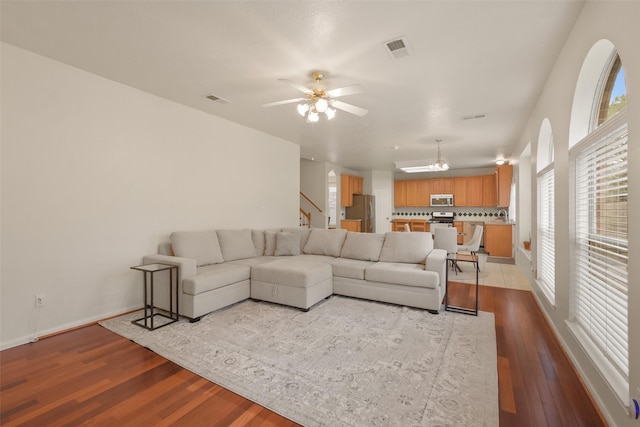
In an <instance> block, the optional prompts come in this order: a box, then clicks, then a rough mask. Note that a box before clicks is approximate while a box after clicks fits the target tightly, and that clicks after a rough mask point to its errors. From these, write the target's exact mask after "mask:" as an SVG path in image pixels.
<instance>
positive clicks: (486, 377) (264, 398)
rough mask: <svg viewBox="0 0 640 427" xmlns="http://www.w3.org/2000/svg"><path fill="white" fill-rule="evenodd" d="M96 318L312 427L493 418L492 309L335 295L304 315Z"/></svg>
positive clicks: (242, 309)
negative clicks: (142, 320) (155, 321)
mask: <svg viewBox="0 0 640 427" xmlns="http://www.w3.org/2000/svg"><path fill="white" fill-rule="evenodd" d="M139 315H140V313H133V314H129V315H126V316H122V317H119V318H115V319H111V320H107V321H104V322H101V325H102V326H104V327H106V328H108V329H110V330H111V331H114V332H116V333H117V334H120V335H122V336H124V337H126V338H129V339H131V340H133V341H135V342H137V343H138V344H140V345H142V346H145V347H148V348H149V349H151V350H153V351H155V352H156V353H158V354H160V355H161V356H163V357H165V358H167V359H169V360H171V361H173V362H175V363H177V364H179V365H181V366H183V367H184V368H186V369H188V370H190V371H193V372H195V373H196V374H198V375H200V376H202V377H205V378H207V379H209V380H211V381H213V382H214V383H216V384H219V385H221V386H223V387H225V388H227V389H229V390H231V391H233V392H235V393H238V394H240V395H242V396H244V397H246V398H247V399H250V400H252V401H254V402H256V403H259V404H260V405H262V406H265V407H267V408H269V409H271V410H272V411H274V412H277V413H279V414H280V415H282V416H284V417H287V418H289V419H291V420H293V421H296V422H298V423H300V424H303V425H306V426H497V425H498V374H497V354H496V337H495V326H494V318H493V314H491V313H485V312H480V314H479V316H478V317H475V316H467V315H463V314H456V313H448V312H443V313H441V314H439V315H432V314H429V313H428V312H427V311H424V310H418V309H411V308H407V307H401V306H396V305H390V304H382V303H376V302H371V301H364V300H359V299H354V298H346V297H340V296H333V297H331V298H330V299H329V300H324V301H322V302H321V303H319V304H318V305H316V306H315V307H313V308H312V309H311V310H310V311H309V312H307V313H304V312H302V311H300V310H297V309H293V308H289V307H284V306H279V305H275V304H270V303H263V302H256V301H251V300H247V301H244V302H241V303H238V304H235V305H233V306H230V307H228V308H226V309H223V310H219V311H217V312H214V313H211V314H209V315H207V316H205V317H203V318H202V320H201V321H200V322H198V323H189V322H188V321H186V320H181V321H180V322H177V323H174V324H173V325H169V326H166V327H164V328H160V329H157V330H155V331H152V332H149V331H147V330H145V329H143V328H140V327H138V326H136V325H132V324H131V322H130V321H131V319H133V318H136V317H137V316H139Z"/></svg>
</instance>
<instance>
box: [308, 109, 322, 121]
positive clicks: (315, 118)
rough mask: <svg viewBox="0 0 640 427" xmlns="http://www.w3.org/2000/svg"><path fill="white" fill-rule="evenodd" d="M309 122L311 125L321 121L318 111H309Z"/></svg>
mask: <svg viewBox="0 0 640 427" xmlns="http://www.w3.org/2000/svg"><path fill="white" fill-rule="evenodd" d="M307 120H308V121H309V122H311V123H315V122H317V121H318V120H320V115H319V114H318V112H317V111H314V110H311V111H309V114H308V115H307Z"/></svg>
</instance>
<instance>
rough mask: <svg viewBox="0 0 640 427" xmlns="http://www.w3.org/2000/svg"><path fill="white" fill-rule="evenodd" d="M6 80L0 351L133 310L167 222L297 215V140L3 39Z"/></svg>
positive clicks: (186, 225)
mask: <svg viewBox="0 0 640 427" xmlns="http://www.w3.org/2000/svg"><path fill="white" fill-rule="evenodd" d="M1 78H2V81H1V82H2V133H1V137H2V220H1V227H2V228H1V230H2V269H1V274H2V284H1V293H0V295H1V307H2V313H1V329H0V345H1V346H2V348H6V347H9V346H13V345H17V344H21V343H23V342H26V341H27V340H28V339H29V338H31V337H32V336H33V335H34V334H36V335H42V334H45V333H49V332H53V331H58V330H63V329H66V328H69V327H72V326H75V325H79V324H83V323H86V322H88V321H92V320H95V319H100V318H102V317H105V316H108V315H112V314H116V313H121V312H123V311H125V310H129V309H131V308H135V307H139V306H141V281H142V276H141V273H139V272H135V271H132V270H130V269H129V267H130V266H133V265H137V264H139V263H140V262H141V260H142V256H143V255H145V254H149V253H154V252H155V250H156V245H157V244H158V242H160V241H164V240H167V239H168V236H169V234H170V233H171V232H172V231H175V230H195V229H214V228H241V227H247V228H267V227H277V226H296V225H297V223H298V206H299V202H298V198H299V195H298V192H299V182H300V181H299V179H300V170H299V168H300V166H299V165H300V164H299V147H298V146H297V145H295V144H292V143H290V142H287V141H284V140H282V139H279V138H275V137H273V136H269V135H266V134H263V133H260V132H257V131H255V130H252V129H249V128H246V127H243V126H239V125H237V124H234V123H232V122H229V121H226V120H222V119H220V118H217V117H213V116H211V115H207V114H205V113H202V112H200V111H196V110H193V109H190V108H187V107H184V106H181V105H178V104H176V103H173V102H170V101H167V100H165V99H162V98H158V97H156V96H153V95H150V94H147V93H144V92H141V91H139V90H136V89H133V88H130V87H127V86H124V85H122V84H119V83H116V82H113V81H110V80H106V79H104V78H102V77H99V76H96V75H93V74H89V73H87V72H84V71H82V70H79V69H76V68H73V67H70V66H67V65H64V64H62V63H59V62H55V61H52V60H50V59H47V58H44V57H42V56H38V55H35V54H32V53H30V52H27V51H24V50H21V49H18V48H15V47H13V46H11V45H7V44H2V75H1ZM36 293H44V294H45V296H46V305H45V306H44V307H42V308H41V309H40V313H39V315H37V312H36V309H35V308H34V296H35V294H36ZM36 319H37V324H36Z"/></svg>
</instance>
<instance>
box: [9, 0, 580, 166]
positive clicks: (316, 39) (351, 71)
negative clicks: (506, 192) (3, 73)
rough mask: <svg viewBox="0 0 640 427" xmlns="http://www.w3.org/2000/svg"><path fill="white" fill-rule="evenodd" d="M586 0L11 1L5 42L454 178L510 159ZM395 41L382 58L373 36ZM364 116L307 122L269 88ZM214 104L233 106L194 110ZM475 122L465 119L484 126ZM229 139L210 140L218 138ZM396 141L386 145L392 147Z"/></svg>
mask: <svg viewBox="0 0 640 427" xmlns="http://www.w3.org/2000/svg"><path fill="white" fill-rule="evenodd" d="M582 6H583V2H582V1H575V0H573V1H562V0H553V1H551V0H549V1H540V0H527V1H506V0H502V1H478V0H475V1H450V0H449V1H374V2H365V1H348V2H346V1H340V2H328V1H291V2H284V1H255V2H245V1H7V0H2V2H1V7H2V9H1V19H2V21H1V23H2V33H1V34H2V40H3V41H4V42H7V43H10V44H13V45H16V46H19V47H22V48H24V49H27V50H30V51H33V52H36V53H39V54H42V55H45V56H48V57H51V58H53V59H56V60H58V61H61V62H64V63H67V64H71V65H74V66H76V67H79V68H82V69H84V70H87V71H90V72H92V73H95V74H99V75H102V76H104V77H107V78H109V79H112V80H115V81H119V82H122V83H124V84H126V85H129V86H133V87H136V88H139V89H141V90H144V91H146V92H150V93H153V94H156V95H158V96H161V97H164V98H167V99H170V100H173V101H175V102H178V103H181V104H184V105H187V106H190V107H193V108H195V109H198V110H201V111H204V112H207V113H210V114H213V115H216V116H220V117H223V118H226V119H229V120H232V121H234V122H237V123H241V124H243V125H246V126H249V127H252V128H255V129H259V130H261V131H264V132H266V133H269V134H272V135H276V136H279V137H282V138H284V139H286V140H289V141H292V142H294V143H296V144H299V145H300V147H301V156H302V157H304V158H311V157H313V158H315V160H318V161H327V162H331V163H335V164H338V165H342V166H344V167H347V168H351V169H355V170H367V169H376V170H393V169H394V164H393V162H394V161H395V160H409V159H425V158H435V155H436V143H435V140H436V139H442V140H443V142H442V143H441V149H442V153H443V156H444V157H445V158H446V159H447V160H448V161H449V163H450V164H451V167H452V168H453V169H461V168H477V167H488V166H491V165H493V163H494V160H495V159H496V158H497V157H501V156H505V157H507V158H508V157H509V156H511V154H512V149H513V146H514V144H515V143H516V141H517V138H518V137H519V135H520V134H521V132H522V130H523V127H524V125H525V123H526V120H527V117H528V114H529V113H530V110H531V108H532V107H533V105H534V103H535V101H536V99H537V97H538V94H539V92H540V91H541V89H542V86H543V84H544V81H545V79H546V77H547V75H548V73H549V72H550V70H551V67H552V66H553V64H554V62H555V59H556V57H557V55H558V53H559V51H560V49H561V47H562V45H563V44H564V41H565V40H566V38H567V36H568V34H569V31H570V30H571V28H572V26H573V24H574V22H575V20H576V18H577V15H578V14H579V13H580V10H581V9H582ZM400 36H404V37H406V39H407V41H408V43H409V46H410V49H411V51H412V55H411V56H407V57H404V58H401V59H397V60H392V59H391V57H390V56H389V55H388V53H387V51H386V50H385V48H384V46H383V43H384V42H385V41H388V40H391V39H394V38H397V37H400ZM315 70H321V71H324V72H326V78H325V80H324V83H325V84H326V86H327V88H328V89H331V88H336V87H342V86H347V85H351V84H356V83H357V84H360V85H362V86H364V88H365V90H366V93H363V94H357V95H350V96H346V97H344V98H341V100H343V101H344V102H347V103H350V104H354V105H357V106H360V107H363V108H366V109H368V110H369V114H368V115H367V116H365V117H358V116H354V115H351V114H348V113H345V112H342V111H338V114H337V115H336V117H335V119H334V120H332V121H326V120H321V121H320V122H318V123H314V124H309V123H306V122H305V120H304V119H303V118H302V117H300V116H299V115H298V114H297V113H296V110H295V104H288V105H281V106H277V107H272V108H263V107H261V105H262V104H265V103H269V102H273V101H279V100H283V99H289V98H297V97H299V96H300V93H299V92H296V91H295V89H293V88H291V87H290V86H287V85H284V84H282V83H281V82H279V81H278V79H279V78H288V79H291V80H294V81H296V82H298V83H300V84H303V85H310V84H311V83H312V82H313V81H312V79H311V77H310V74H311V72H312V71H315ZM208 94H215V95H217V96H219V97H222V98H225V99H227V100H229V101H230V102H229V103H227V104H220V103H215V102H211V101H209V100H207V99H205V96H206V95H208ZM482 114H484V115H485V117H484V118H481V119H475V120H462V119H461V118H462V117H463V116H475V115H482ZM221 142H224V143H229V144H232V143H233V141H214V143H221ZM392 146H398V147H399V148H398V149H397V150H394V149H392V148H391V147H392Z"/></svg>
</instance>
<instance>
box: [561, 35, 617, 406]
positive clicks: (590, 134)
mask: <svg viewBox="0 0 640 427" xmlns="http://www.w3.org/2000/svg"><path fill="white" fill-rule="evenodd" d="M622 64H623V62H622V61H621V59H620V57H619V56H618V54H617V52H616V50H615V48H614V46H613V44H611V42H609V41H601V42H598V43H596V44H595V45H594V47H593V48H592V49H591V51H590V52H589V54H588V55H587V58H585V62H584V64H583V67H582V69H581V71H580V76H579V77H578V84H577V86H576V93H575V96H574V103H573V109H572V113H571V126H570V144H572V145H573V146H571V147H570V150H569V158H570V166H571V181H572V182H571V190H572V191H571V194H572V197H574V200H573V203H572V204H571V205H572V209H571V215H572V217H573V218H572V220H571V221H570V224H572V227H573V229H572V233H571V234H572V235H573V236H574V237H573V238H572V242H571V246H572V251H571V252H572V259H571V268H572V274H571V290H572V307H571V319H570V320H571V322H570V327H571V330H572V331H573V332H574V334H575V336H576V337H577V339H578V340H579V341H580V342H581V344H582V345H583V347H584V348H585V350H586V351H587V353H588V354H589V356H590V357H591V359H592V360H593V362H594V364H595V365H596V366H597V367H598V368H599V369H600V371H601V373H602V376H603V378H606V380H607V381H608V382H609V384H610V385H611V387H612V389H614V390H615V391H616V393H617V394H618V396H619V397H620V399H622V401H626V400H627V399H628V396H629V329H628V322H629V315H628V289H629V275H628V218H627V201H628V196H629V189H628V183H627V167H628V166H627V114H626V108H625V106H626V95H627V93H626V85H625V82H624V69H623V67H622ZM598 66H599V67H600V68H599V72H598V70H597V67H598ZM594 77H598V78H594ZM588 93H591V94H596V97H595V99H593V95H592V99H591V102H590V105H591V111H592V114H591V117H585V114H584V112H585V110H586V109H585V108H584V105H582V106H581V105H580V104H582V103H584V102H586V98H585V96H586V94H588ZM587 122H588V123H589V126H588V127H585V126H584V125H585V124H586V123H587ZM585 131H586V132H585ZM578 137H579V138H578Z"/></svg>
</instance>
